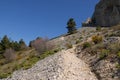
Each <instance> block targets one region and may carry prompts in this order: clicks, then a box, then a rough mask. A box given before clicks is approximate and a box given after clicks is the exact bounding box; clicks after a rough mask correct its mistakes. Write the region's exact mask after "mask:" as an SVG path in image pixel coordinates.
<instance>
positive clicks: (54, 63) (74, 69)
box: [1, 48, 97, 80]
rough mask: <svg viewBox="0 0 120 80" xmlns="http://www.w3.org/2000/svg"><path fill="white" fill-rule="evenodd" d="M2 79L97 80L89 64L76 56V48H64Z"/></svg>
mask: <svg viewBox="0 0 120 80" xmlns="http://www.w3.org/2000/svg"><path fill="white" fill-rule="evenodd" d="M1 80H97V78H96V77H95V75H94V74H93V73H92V72H91V70H90V68H89V66H88V65H87V64H86V63H84V61H82V60H81V59H79V58H77V57H76V54H75V51H74V48H72V49H68V50H62V51H60V52H58V53H56V54H55V55H53V56H50V57H47V58H45V59H44V60H41V61H39V62H37V64H35V65H34V66H33V67H32V68H30V69H28V70H19V71H15V72H14V73H13V75H12V78H8V79H1Z"/></svg>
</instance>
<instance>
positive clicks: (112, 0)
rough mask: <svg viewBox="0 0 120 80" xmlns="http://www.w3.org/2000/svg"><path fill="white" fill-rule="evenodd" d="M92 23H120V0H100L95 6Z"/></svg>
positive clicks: (112, 24) (106, 24) (107, 24)
mask: <svg viewBox="0 0 120 80" xmlns="http://www.w3.org/2000/svg"><path fill="white" fill-rule="evenodd" d="M92 23H93V24H94V25H99V26H114V25H117V24H119V23H120V0H100V2H99V3H98V4H97V5H96V7H95V12H94V14H93V17H92Z"/></svg>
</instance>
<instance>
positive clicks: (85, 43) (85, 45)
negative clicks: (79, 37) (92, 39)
mask: <svg viewBox="0 0 120 80" xmlns="http://www.w3.org/2000/svg"><path fill="white" fill-rule="evenodd" d="M88 47H91V44H90V43H89V42H84V43H83V49H86V48H88Z"/></svg>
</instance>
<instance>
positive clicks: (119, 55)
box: [117, 51, 120, 59]
mask: <svg viewBox="0 0 120 80" xmlns="http://www.w3.org/2000/svg"><path fill="white" fill-rule="evenodd" d="M117 56H118V58H119V59H120V51H119V52H118V54H117Z"/></svg>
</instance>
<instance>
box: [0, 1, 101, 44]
mask: <svg viewBox="0 0 120 80" xmlns="http://www.w3.org/2000/svg"><path fill="white" fill-rule="evenodd" d="M98 1H99V0H0V37H1V38H2V37H3V36H4V35H8V36H9V37H10V38H11V39H12V40H15V41H18V40H19V39H21V38H23V39H24V41H25V42H26V43H27V44H28V43H29V41H31V40H33V39H35V38H36V37H38V36H39V37H49V38H53V37H55V36H58V35H60V34H64V33H66V32H67V29H66V23H67V21H68V20H69V18H74V19H75V21H76V24H77V27H80V26H81V23H82V22H83V21H85V20H86V19H87V18H88V17H91V16H92V14H93V11H94V7H95V4H96V3H98Z"/></svg>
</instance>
